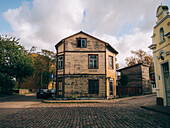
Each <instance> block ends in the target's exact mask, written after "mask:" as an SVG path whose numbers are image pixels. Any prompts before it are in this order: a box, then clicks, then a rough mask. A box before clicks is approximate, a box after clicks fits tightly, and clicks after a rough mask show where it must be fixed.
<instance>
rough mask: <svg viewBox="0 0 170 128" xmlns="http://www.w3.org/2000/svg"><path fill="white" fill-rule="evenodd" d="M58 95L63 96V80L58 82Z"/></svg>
mask: <svg viewBox="0 0 170 128" xmlns="http://www.w3.org/2000/svg"><path fill="white" fill-rule="evenodd" d="M58 97H63V82H62V81H59V82H58Z"/></svg>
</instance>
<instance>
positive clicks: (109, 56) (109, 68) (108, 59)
mask: <svg viewBox="0 0 170 128" xmlns="http://www.w3.org/2000/svg"><path fill="white" fill-rule="evenodd" d="M110 57H111V58H112V67H110ZM108 64H109V69H114V67H113V56H108Z"/></svg>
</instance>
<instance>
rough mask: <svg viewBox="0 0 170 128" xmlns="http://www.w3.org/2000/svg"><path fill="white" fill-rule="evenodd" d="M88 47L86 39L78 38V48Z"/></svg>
mask: <svg viewBox="0 0 170 128" xmlns="http://www.w3.org/2000/svg"><path fill="white" fill-rule="evenodd" d="M85 47H86V38H77V48H85Z"/></svg>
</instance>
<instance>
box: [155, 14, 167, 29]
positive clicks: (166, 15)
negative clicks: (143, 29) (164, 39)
mask: <svg viewBox="0 0 170 128" xmlns="http://www.w3.org/2000/svg"><path fill="white" fill-rule="evenodd" d="M167 18H170V15H166V16H165V17H164V18H162V20H161V21H159V22H158V23H157V24H156V25H155V27H154V29H155V28H156V27H158V26H159V25H160V24H161V23H162V22H163V21H164V20H166V19H167Z"/></svg>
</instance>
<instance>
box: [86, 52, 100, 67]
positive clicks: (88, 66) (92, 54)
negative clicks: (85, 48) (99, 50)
mask: <svg viewBox="0 0 170 128" xmlns="http://www.w3.org/2000/svg"><path fill="white" fill-rule="evenodd" d="M90 56H97V63H96V64H97V66H96V68H94V63H93V68H90ZM98 68H99V59H98V54H88V69H98Z"/></svg>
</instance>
